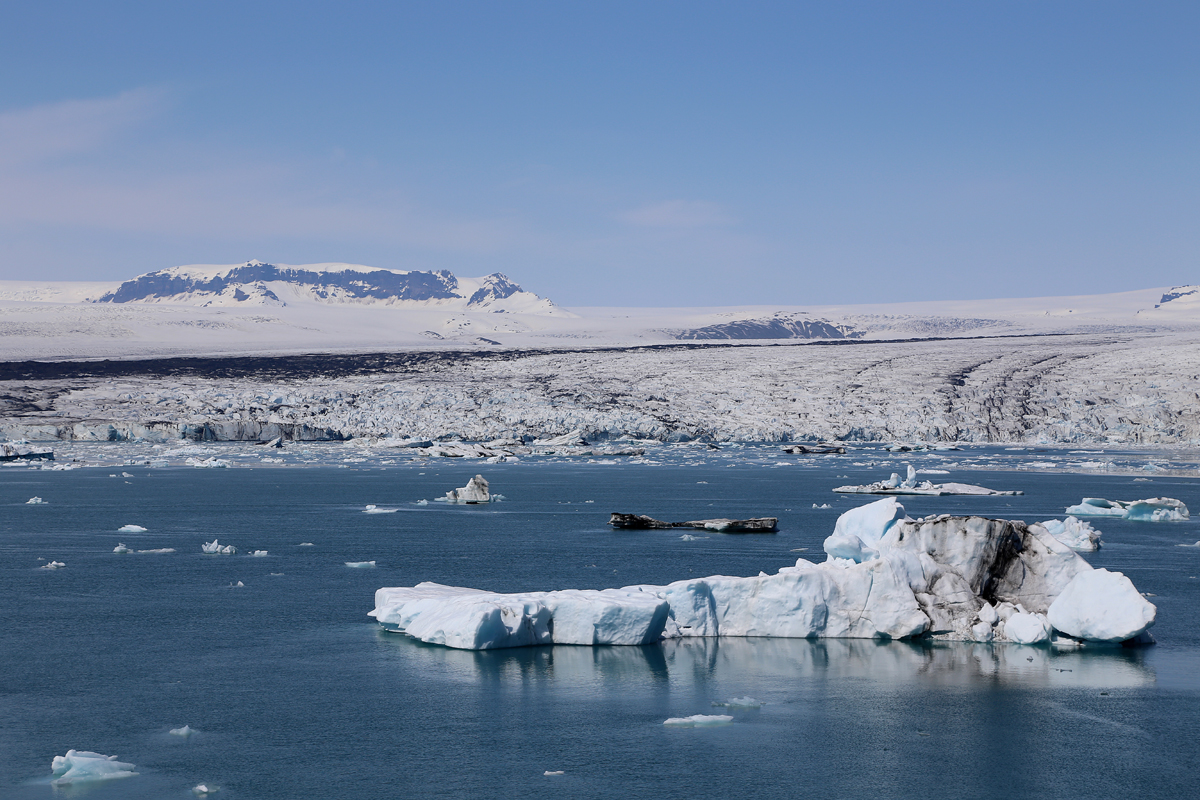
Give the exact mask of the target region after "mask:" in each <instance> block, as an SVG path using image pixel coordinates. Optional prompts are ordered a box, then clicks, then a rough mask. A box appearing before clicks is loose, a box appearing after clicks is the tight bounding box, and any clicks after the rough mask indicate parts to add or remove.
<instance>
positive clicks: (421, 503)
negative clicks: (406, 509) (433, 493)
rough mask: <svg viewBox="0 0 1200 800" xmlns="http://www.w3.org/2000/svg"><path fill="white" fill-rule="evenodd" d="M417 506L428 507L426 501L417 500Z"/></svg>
mask: <svg viewBox="0 0 1200 800" xmlns="http://www.w3.org/2000/svg"><path fill="white" fill-rule="evenodd" d="M417 505H419V506H427V505H429V501H428V500H418V501H417Z"/></svg>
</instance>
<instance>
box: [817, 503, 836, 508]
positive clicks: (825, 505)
mask: <svg viewBox="0 0 1200 800" xmlns="http://www.w3.org/2000/svg"><path fill="white" fill-rule="evenodd" d="M813 508H833V506H831V505H829V503H821V505H817V504H816V503H813Z"/></svg>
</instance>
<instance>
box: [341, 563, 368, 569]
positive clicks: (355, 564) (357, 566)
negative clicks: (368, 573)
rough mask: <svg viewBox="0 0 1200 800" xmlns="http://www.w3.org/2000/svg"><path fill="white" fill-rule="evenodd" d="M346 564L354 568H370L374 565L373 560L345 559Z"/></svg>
mask: <svg viewBox="0 0 1200 800" xmlns="http://www.w3.org/2000/svg"><path fill="white" fill-rule="evenodd" d="M346 566H347V567H352V568H354V569H371V568H373V567H374V566H375V562H374V561H347V562H346Z"/></svg>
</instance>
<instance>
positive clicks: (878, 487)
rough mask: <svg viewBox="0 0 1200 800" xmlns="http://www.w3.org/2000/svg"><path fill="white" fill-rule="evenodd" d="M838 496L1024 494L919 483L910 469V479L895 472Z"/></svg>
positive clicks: (839, 489)
mask: <svg viewBox="0 0 1200 800" xmlns="http://www.w3.org/2000/svg"><path fill="white" fill-rule="evenodd" d="M834 491H835V492H837V493H838V494H923V495H933V496H938V497H941V496H945V495H988V496H997V495H1018V494H1024V492H1019V491H1001V490H999V489H988V488H985V487H983V486H973V485H972V484H969V483H930V482H929V481H918V480H917V471H916V470H915V469H913V468H912V465H909V467H908V477H906V478H901V477H900V475H899V474H897V473H895V472H893V473H892V476H891V477H890V478H888V479H887V480H886V481H876V482H875V483H868V484H866V485H865V486H839V487H837V488H836V489H834Z"/></svg>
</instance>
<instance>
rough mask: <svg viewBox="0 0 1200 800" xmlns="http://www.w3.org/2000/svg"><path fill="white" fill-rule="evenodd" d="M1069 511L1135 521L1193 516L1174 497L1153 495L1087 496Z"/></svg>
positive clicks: (1078, 515)
mask: <svg viewBox="0 0 1200 800" xmlns="http://www.w3.org/2000/svg"><path fill="white" fill-rule="evenodd" d="M1067 513H1068V514H1074V515H1075V516H1077V517H1115V518H1117V519H1128V520H1133V521H1134V522H1181V521H1183V520H1186V519H1188V518H1190V517H1191V514H1190V513H1189V512H1188V507H1187V506H1186V505H1184V504H1183V503H1182V502H1180V501H1179V500H1176V499H1175V498H1173V497H1151V498H1150V499H1148V500H1105V499H1104V498H1103V497H1085V498H1083V502H1082V503H1080V504H1079V505H1075V506H1068V507H1067Z"/></svg>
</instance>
